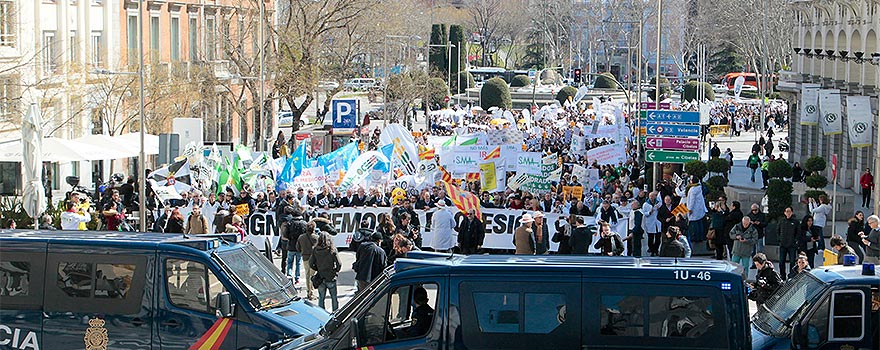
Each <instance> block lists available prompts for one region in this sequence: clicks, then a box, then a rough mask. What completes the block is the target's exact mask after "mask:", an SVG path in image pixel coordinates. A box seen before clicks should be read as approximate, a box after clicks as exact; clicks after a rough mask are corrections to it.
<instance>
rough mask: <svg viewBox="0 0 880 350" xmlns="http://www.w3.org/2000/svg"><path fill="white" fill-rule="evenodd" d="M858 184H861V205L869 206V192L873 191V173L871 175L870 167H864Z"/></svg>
mask: <svg viewBox="0 0 880 350" xmlns="http://www.w3.org/2000/svg"><path fill="white" fill-rule="evenodd" d="M859 185H861V186H862V206H863V207H865V208H870V207H871V192H873V191H874V175H871V169H868V168H865V173H863V174H862V177H861V178H860V179H859Z"/></svg>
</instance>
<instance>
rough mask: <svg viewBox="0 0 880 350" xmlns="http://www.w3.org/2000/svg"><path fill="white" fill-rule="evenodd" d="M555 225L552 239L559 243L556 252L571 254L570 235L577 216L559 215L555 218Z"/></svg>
mask: <svg viewBox="0 0 880 350" xmlns="http://www.w3.org/2000/svg"><path fill="white" fill-rule="evenodd" d="M555 225H556V233H554V234H553V238H552V241H553V242H556V243H559V248H558V249H557V251H556V253H557V254H560V255H569V254H571V235H572V231H574V228H575V226H576V225H577V216H576V215H569V216H568V217H560V218H559V219H558V220H556V223H555Z"/></svg>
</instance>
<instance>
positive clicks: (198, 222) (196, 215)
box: [184, 204, 210, 235]
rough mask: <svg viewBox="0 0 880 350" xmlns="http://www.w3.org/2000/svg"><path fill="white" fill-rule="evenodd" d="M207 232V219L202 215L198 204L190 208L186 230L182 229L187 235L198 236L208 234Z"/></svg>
mask: <svg viewBox="0 0 880 350" xmlns="http://www.w3.org/2000/svg"><path fill="white" fill-rule="evenodd" d="M209 230H210V226H209V225H208V219H207V218H206V217H205V216H204V215H202V207H201V206H199V205H198V204H194V205H193V207H192V212H191V213H190V214H189V217H188V218H187V219H186V228H185V229H184V233H186V234H188V235H200V234H205V233H210V231H209Z"/></svg>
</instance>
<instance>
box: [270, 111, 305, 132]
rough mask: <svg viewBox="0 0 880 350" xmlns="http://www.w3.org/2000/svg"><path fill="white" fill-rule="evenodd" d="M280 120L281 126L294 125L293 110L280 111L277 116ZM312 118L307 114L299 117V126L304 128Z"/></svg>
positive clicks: (279, 124) (288, 126)
mask: <svg viewBox="0 0 880 350" xmlns="http://www.w3.org/2000/svg"><path fill="white" fill-rule="evenodd" d="M276 119H277V120H278V127H279V128H290V127H293V111H281V112H278V115H277V116H276ZM310 122H311V120H310V119H309V118H308V117H307V116H302V117H301V118H299V127H300V128H302V127H303V126H305V125H306V124H308V123H310Z"/></svg>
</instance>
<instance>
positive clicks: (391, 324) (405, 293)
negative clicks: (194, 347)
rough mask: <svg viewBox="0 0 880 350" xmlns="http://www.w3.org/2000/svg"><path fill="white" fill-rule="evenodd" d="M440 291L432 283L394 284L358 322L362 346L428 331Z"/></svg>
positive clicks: (410, 336) (424, 334)
mask: <svg viewBox="0 0 880 350" xmlns="http://www.w3.org/2000/svg"><path fill="white" fill-rule="evenodd" d="M437 291H438V289H437V285H436V284H433V283H432V284H412V285H404V286H398V287H395V288H393V289H392V290H391V292H390V293H386V294H385V295H383V296H382V297H380V298H379V299H378V300H377V301H376V303H375V304H373V306H372V307H370V309H369V311H367V313H366V314H364V315H363V316H362V317H361V319H360V320H359V322H358V327H360V330H359V332H358V333H359V335H360V337H361V339H360V341H359V342H358V344H359V346H369V345H376V344H383V343H388V342H394V341H400V340H405V339H415V338H421V337H424V336H426V335H428V333H429V332H430V331H431V325H432V324H433V323H434V310H436V309H437ZM361 344H362V345H361Z"/></svg>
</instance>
